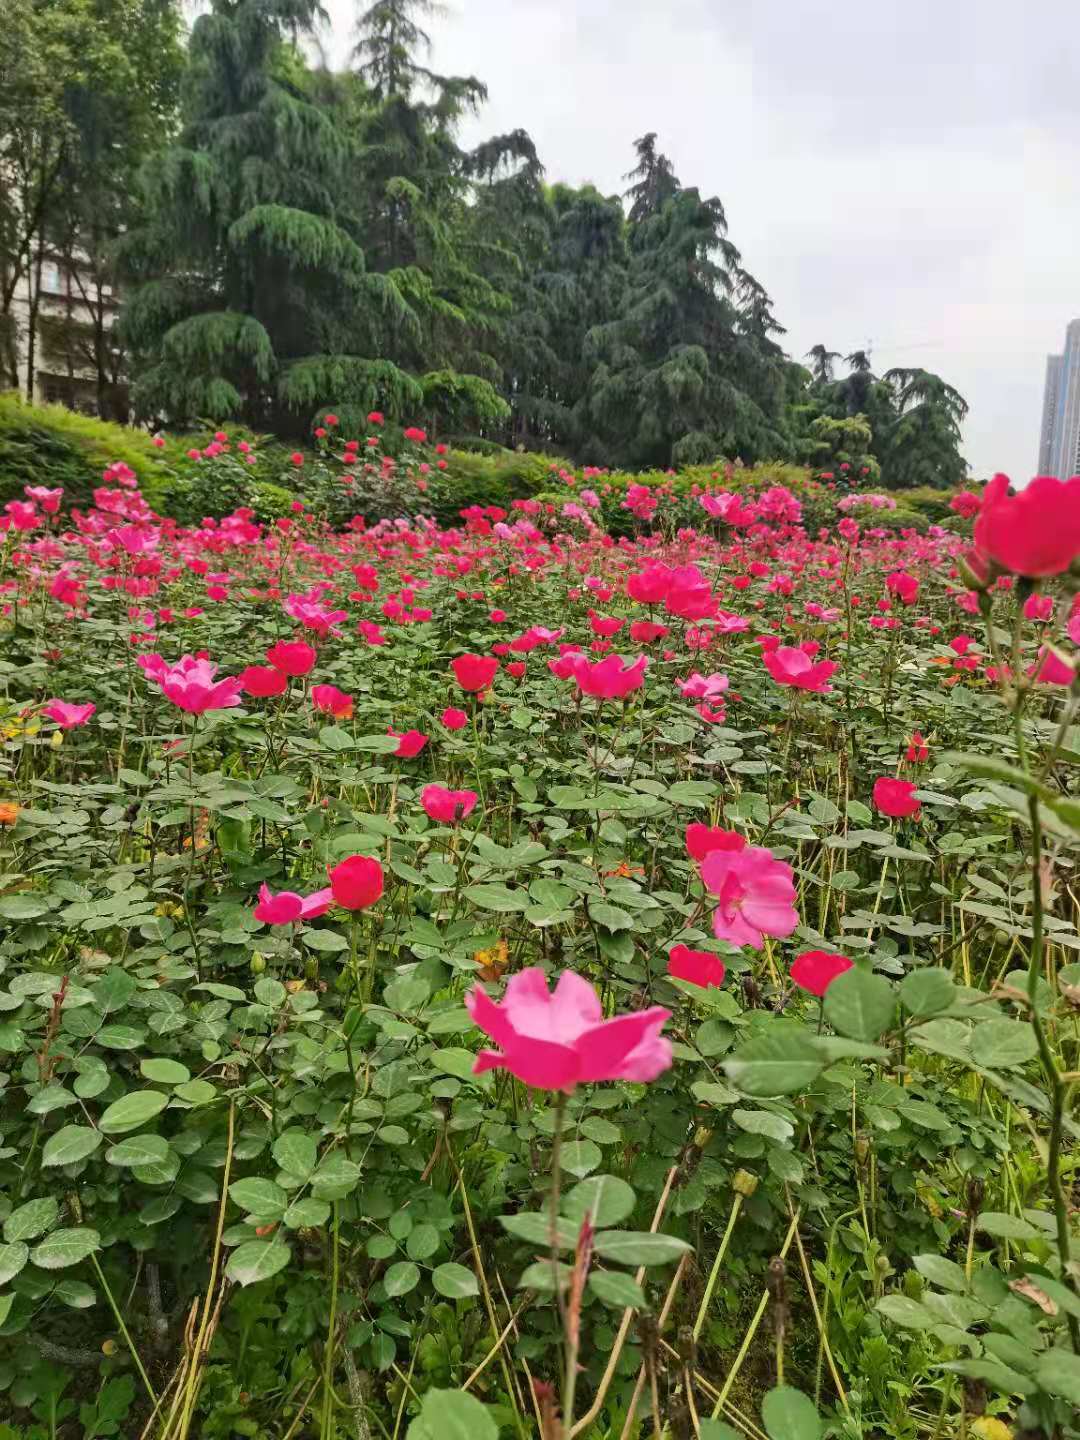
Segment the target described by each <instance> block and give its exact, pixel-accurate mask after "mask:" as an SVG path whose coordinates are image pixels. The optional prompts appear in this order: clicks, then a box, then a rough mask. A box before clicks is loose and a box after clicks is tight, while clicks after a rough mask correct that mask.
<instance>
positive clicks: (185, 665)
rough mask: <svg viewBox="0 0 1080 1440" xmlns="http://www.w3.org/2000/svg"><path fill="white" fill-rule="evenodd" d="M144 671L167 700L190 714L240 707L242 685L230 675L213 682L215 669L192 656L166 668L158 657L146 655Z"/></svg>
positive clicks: (186, 656) (215, 667)
mask: <svg viewBox="0 0 1080 1440" xmlns="http://www.w3.org/2000/svg"><path fill="white" fill-rule="evenodd" d="M144 658H145V659H146V660H148V661H154V660H156V661H157V662H158V664H157V665H154V664H147V665H146V666H145V667H144V668H145V670H146V673H147V675H148V676H149V678H150V679H152V680H156V681H157V683H158V684H159V685H160V686H161V690H162V693H163V694H164V696H165V697H166V699H168V700H171V701H172V703H173V704H174V705H176V706H178V707H179V708H180V709H181V710H186V711H187V712H188V714H189V715H204V714H205V713H206V712H207V710H228V709H229V708H231V706H233V705H239V704H240V691H241V688H242V687H241V682H240V679H239V677H237V676H230V677H229V678H227V679H225V680H215V679H214V676H215V675H216V674H217V666H216V665H214V664H213V663H212V662H211V661H209V660H204V659H201V658H200V657H198V656H195V655H182V656H181V657H180V659H179V660H178V661H177V662H176V664H175V665H166V664H165V663H164V662H163V661H162V660H161V657H160V656H146V657H144Z"/></svg>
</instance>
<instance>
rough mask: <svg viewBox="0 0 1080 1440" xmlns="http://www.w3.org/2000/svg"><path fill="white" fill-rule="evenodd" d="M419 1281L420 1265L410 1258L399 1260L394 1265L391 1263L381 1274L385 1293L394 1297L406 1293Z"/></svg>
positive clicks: (414, 1287)
mask: <svg viewBox="0 0 1080 1440" xmlns="http://www.w3.org/2000/svg"><path fill="white" fill-rule="evenodd" d="M419 1283H420V1267H419V1266H418V1265H414V1264H413V1263H412V1261H411V1260H399V1261H398V1262H397V1264H396V1265H391V1266H390V1269H389V1270H387V1272H386V1274H385V1275H384V1276H383V1285H384V1286H385V1287H386V1293H387V1295H389V1296H391V1297H392V1298H394V1299H396V1298H397V1297H398V1296H399V1295H408V1293H409V1291H410V1290H415V1289H416V1287H417V1285H418V1284H419Z"/></svg>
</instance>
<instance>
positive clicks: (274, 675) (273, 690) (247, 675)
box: [240, 665, 289, 700]
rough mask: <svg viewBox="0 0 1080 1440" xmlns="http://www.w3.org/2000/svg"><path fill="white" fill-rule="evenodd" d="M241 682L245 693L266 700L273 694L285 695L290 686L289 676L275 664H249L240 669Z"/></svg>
mask: <svg viewBox="0 0 1080 1440" xmlns="http://www.w3.org/2000/svg"><path fill="white" fill-rule="evenodd" d="M240 684H241V686H242V687H243V690H244V694H245V695H254V696H255V697H256V698H257V699H260V700H266V699H269V697H270V696H272V695H284V694H285V691H286V690H287V689H288V688H289V677H288V675H286V674H285V671H284V670H278V669H276V668H275V666H273V665H248V666H245V668H244V669H243V670H241V671H240Z"/></svg>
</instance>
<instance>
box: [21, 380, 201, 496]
mask: <svg viewBox="0 0 1080 1440" xmlns="http://www.w3.org/2000/svg"><path fill="white" fill-rule="evenodd" d="M170 453H171V454H172V455H174V456H175V457H177V458H179V457H182V455H183V450H182V448H181V447H180V445H179V444H178V442H176V441H168V442H166V445H165V448H164V450H161V449H158V448H157V447H156V446H155V445H154V443H153V441H152V438H151V436H150V435H149V434H147V432H146V431H145V430H134V429H129V428H127V427H126V426H122V425H111V424H109V423H108V422H107V421H104V420H95V419H93V418H92V417H91V416H88V415H80V414H78V413H77V412H76V411H74V410H66V409H65V408H64V407H63V406H62V405H30V404H28V403H27V401H25V400H24V399H22V397H21V396H20V395H18V394H16V393H15V392H14V391H5V392H3V393H0V505H3V504H6V502H7V501H8V500H18V499H21V498H22V493H23V486H24V485H48V486H50V487H53V488H55V487H56V486H57V485H62V486H63V488H64V499H65V503H66V504H72V505H86V504H89V502H90V500H91V497H92V493H93V491H94V489H95V488H96V487H97V486H98V485H100V484H101V483H102V480H101V476H102V471H104V470H105V469H106V467H107V466H109V465H111V464H113V463H114V461H117V460H119V461H122V462H123V463H124V464H125V465H127V466H129V467H130V468H131V469H132V470H133V471H134V472H135V474H136V475H137V476H138V478H139V485H140V488H141V489H142V492H143V494H144V495H145V496H146V498H147V500H148V501H149V502H150V504H151V505H155V506H156V505H158V504H159V503H161V502H163V501H164V498H165V485H164V481H165V472H164V468H163V465H162V457H163V455H168V454H170Z"/></svg>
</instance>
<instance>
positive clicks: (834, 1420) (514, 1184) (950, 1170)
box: [0, 432, 1080, 1440]
mask: <svg viewBox="0 0 1080 1440" xmlns="http://www.w3.org/2000/svg"><path fill="white" fill-rule="evenodd" d="M327 443H329V441H328V442H327ZM408 446H409V448H407V449H406V450H405V451H404V452H403V453H402V454H401V456H400V457H399V458H398V459H397V460H396V461H395V460H392V459H390V460H387V461H386V462H385V463H384V462H383V461H382V460H381V459H380V458H378V456H379V447H378V446H375V447H369V449H370V456H369V462H368V463H370V464H372V465H374V467H375V468H376V470H377V471H378V472H379V473H380V474H382V472H385V476H384V480H383V483H384V486H385V487H393V486H396V487H398V489H399V492H400V493H402V494H406V493H408V492H410V491H412V492H415V493H418V494H419V495H420V496H425V495H426V494H427V493H429V492H427V491H425V490H424V489H423V488H421V487H422V486H424V485H427V484H428V483H429V482H430V483H434V479H435V477H437V476H438V475H440V474H441V473H443V472H440V471H439V469H438V465H439V461H440V460H441V459H443V458H444V457H443V456H440V454H439V452H438V450H435V449H429V448H426V447H425V446H424V442H423V437H422V436H421V435H420V434H419V432H413V434H412V438H411V440H410V441H409V442H408ZM205 449H206V450H207V451H209V452H210V453H208V454H204V455H203V458H202V459H201V460H200V461H198V462H197V463H198V465H200V466H202V467H205V468H204V471H203V472H202V473H204V474H205V475H206V476H207V477H208V483H209V482H212V480H213V479H214V477H217V480H218V483H219V484H223V483H224V481H225V477H226V476H227V475H228V470H229V467H231V466H234V465H243V466H245V467H247V460H248V456H249V454H250V442H249V441H247V440H244V441H242V442H239V441H237V440H236V437H233V439H232V440H230V439H229V438H228V437H227V436H226V437H225V438H223V439H220V440H216V441H214V442H212V443H211V444H210V445H208V446H207V447H205ZM298 459H300V460H303V459H304V457H302V456H299V457H298ZM163 463H164V462H163ZM193 463H194V462H193ZM286 463H288V462H286ZM248 468H254V467H248ZM290 469H291V471H292V473H293V474H294V475H295V476H297V477H298V479H299V480H300V482H301V483H302V484H303V485H304V486H305V494H306V497H307V499H306V503H305V502H304V501H301V500H299V499H297V500H295V501H294V502H293V503H292V504H290V505H288V506H287V507H286V508H287V511H288V513H286V514H284V515H282V516H280V517H279V518H278V519H277V520H276V521H274V522H272V523H269V524H262V523H259V522H258V521H257V520H256V519H255V518H254V517H253V515H252V513H251V511H250V510H246V509H241V510H239V511H237V512H236V513H234V514H232V515H230V516H228V517H225V518H222V519H220V520H217V521H210V520H207V521H204V522H197V523H195V524H194V525H190V526H182V525H179V524H177V522H176V521H175V520H172V519H169V520H164V521H163V520H160V519H159V518H157V517H156V516H155V515H154V513H153V512H152V511H151V510H150V509H149V507H148V506H147V504H146V501H145V499H144V497H143V496H142V495H141V493H140V491H139V489H138V487H137V485H136V484H135V476H134V474H133V472H131V471H130V470H129V469H128V468H127V467H125V466H123V465H117V466H113V467H111V468H110V471H109V475H108V477H107V481H106V483H105V484H103V485H101V486H99V487H98V488H97V490H96V493H95V494H94V496H93V498H92V503H91V504H88V505H85V506H79V507H77V508H76V509H75V510H73V511H71V512H68V511H67V510H66V509H65V508H64V505H65V497H64V495H63V494H62V492H61V491H60V490H58V489H52V488H49V487H45V486H40V485H33V484H31V485H29V486H28V487H27V490H26V493H25V495H24V498H23V499H22V500H12V501H9V502H7V504H6V506H5V507H4V516H3V522H2V526H3V531H4V535H3V551H2V563H3V567H4V568H3V571H2V572H0V586H2V587H3V588H2V592H0V593H2V594H3V597H4V614H3V621H2V623H3V626H4V637H5V639H4V649H3V656H2V659H0V675H2V679H3V687H4V698H3V701H2V702H0V703H2V712H0V719H2V724H3V748H2V751H0V763H2V767H3V769H2V775H0V780H2V784H3V787H4V788H3V794H2V797H0V855H2V857H3V863H4V872H5V873H4V878H3V882H2V885H0V917H2V919H3V921H4V928H3V930H2V932H0V1009H2V1011H3V1018H2V1023H0V1061H2V1064H0V1071H2V1079H3V1085H2V1088H0V1130H2V1135H3V1142H2V1148H0V1224H2V1230H3V1239H2V1243H0V1392H2V1393H3V1395H4V1396H5V1411H4V1413H5V1422H6V1423H5V1424H3V1425H0V1435H3V1436H4V1440H40V1437H56V1440H74V1437H77V1436H79V1435H82V1436H99V1435H100V1436H108V1435H117V1434H119V1435H124V1436H129V1435H130V1436H135V1435H143V1436H146V1437H151V1436H153V1437H157V1440H183V1437H185V1436H191V1437H195V1436H203V1437H228V1436H234V1435H252V1436H260V1437H262V1436H273V1437H277V1440H285V1437H286V1436H288V1437H289V1440H296V1437H316V1436H318V1437H319V1440H331V1437H345V1436H350V1437H351V1436H367V1435H374V1434H384V1435H387V1436H393V1435H395V1434H396V1435H403V1434H405V1433H406V1432H407V1433H408V1435H409V1437H411V1440H435V1437H439V1440H442V1437H444V1436H450V1437H453V1440H458V1437H464V1436H466V1435H468V1436H469V1437H471V1440H497V1437H498V1436H500V1435H501V1436H505V1437H510V1436H514V1435H520V1436H523V1437H524V1436H529V1435H532V1436H538V1437H543V1440H559V1437H560V1436H563V1437H565V1436H567V1435H581V1436H583V1437H586V1440H601V1437H605V1440H607V1437H617V1436H624V1437H627V1440H629V1437H631V1436H638V1435H649V1434H656V1435H660V1434H666V1435H671V1436H673V1437H677V1436H683V1435H691V1434H700V1436H701V1437H702V1440H732V1436H733V1435H736V1434H737V1435H741V1436H745V1437H747V1440H762V1437H763V1436H767V1437H768V1440H819V1437H821V1436H823V1435H824V1433H825V1427H826V1426H827V1427H829V1429H830V1431H831V1432H832V1433H835V1434H838V1435H842V1436H845V1437H850V1440H855V1437H856V1436H860V1435H867V1434H887V1435H890V1436H896V1437H902V1440H915V1437H917V1436H921V1435H938V1436H944V1435H952V1434H962V1433H968V1434H974V1435H977V1436H978V1437H980V1440H1005V1436H1006V1435H1007V1434H1009V1433H1011V1431H1012V1430H1015V1432H1016V1433H1018V1434H1019V1433H1023V1434H1024V1435H1026V1436H1030V1437H1035V1436H1041V1437H1046V1440H1066V1437H1075V1436H1076V1435H1077V1434H1078V1433H1080V1431H1078V1429H1077V1425H1076V1419H1075V1416H1076V1407H1077V1406H1078V1405H1080V1289H1078V1282H1077V1271H1076V1261H1075V1260H1074V1259H1073V1258H1072V1257H1073V1255H1074V1254H1075V1245H1076V1235H1075V1230H1076V1211H1075V1207H1074V1204H1073V1200H1072V1195H1071V1184H1072V1179H1073V1177H1074V1174H1075V1166H1076V1156H1077V1153H1078V1152H1077V1149H1076V1144H1077V1139H1078V1131H1077V1127H1076V1123H1075V1119H1074V1114H1073V1110H1072V1107H1071V1104H1070V1098H1071V1096H1072V1094H1073V1093H1074V1087H1075V1082H1076V1079H1077V1075H1078V1073H1080V1056H1078V1054H1077V1033H1078V1032H1077V1025H1076V1010H1077V997H1078V995H1080V966H1078V965H1077V963H1076V960H1075V955H1076V950H1077V948H1078V946H1080V940H1078V938H1077V911H1076V899H1075V896H1074V894H1073V883H1072V882H1073V865H1074V862H1073V858H1072V855H1073V851H1074V848H1075V837H1076V832H1077V826H1078V807H1077V800H1076V765H1077V763H1080V748H1078V745H1077V738H1078V737H1077V733H1076V727H1075V725H1074V719H1075V715H1076V707H1077V704H1078V701H1080V692H1078V687H1077V683H1076V678H1075V677H1076V649H1075V646H1076V644H1077V643H1078V642H1080V619H1078V618H1077V614H1076V610H1075V607H1073V606H1071V605H1070V596H1071V590H1072V581H1071V579H1070V573H1069V567H1070V564H1071V563H1072V562H1073V561H1074V560H1075V558H1076V557H1077V556H1080V493H1078V492H1080V481H1074V482H1071V484H1070V485H1068V486H1060V485H1058V483H1057V482H1054V481H1048V482H1036V484H1035V486H1034V487H1032V490H1031V491H1030V492H1029V493H1028V494H1026V495H1024V496H1022V497H1021V498H1020V499H1010V498H1008V496H1007V495H1006V493H1005V488H1004V487H1005V482H1004V481H1003V480H995V482H994V483H993V484H992V486H990V487H988V490H987V492H986V494H985V496H984V497H982V498H981V499H980V497H979V496H976V495H972V494H961V495H958V496H956V497H955V499H954V500H953V501H952V503H951V506H950V507H949V514H950V515H951V516H952V517H953V518H954V519H956V518H957V517H965V516H966V517H968V518H969V519H970V517H971V516H972V515H975V514H976V512H978V514H977V518H976V520H975V533H974V545H973V546H972V545H971V542H970V541H969V540H968V539H967V538H966V537H963V536H960V535H958V534H956V533H953V532H951V531H949V530H947V529H945V528H943V527H941V526H938V525H934V526H931V527H930V528H929V529H928V530H927V531H926V533H916V532H914V531H913V530H911V529H910V528H907V527H905V530H904V531H903V532H901V531H898V530H894V529H891V528H889V526H888V525H887V524H885V523H884V521H885V520H886V517H887V516H888V515H890V514H892V513H894V512H893V511H892V510H890V505H891V504H892V503H893V502H892V501H891V500H890V498H889V497H887V496H882V495H877V494H873V493H869V494H866V495H858V496H848V497H845V498H842V499H841V500H840V501H839V504H838V509H839V510H840V511H842V518H840V519H839V520H835V523H830V524H829V525H828V526H827V527H826V528H823V529H822V528H819V526H818V525H817V524H814V523H811V524H810V525H809V526H808V525H807V524H806V523H805V522H806V521H807V520H808V518H809V505H810V503H812V500H813V495H812V493H809V492H808V494H807V496H806V503H805V504H804V502H803V501H802V500H800V498H799V497H798V496H797V495H796V494H795V493H794V492H793V490H792V489H791V488H789V487H787V486H785V485H782V484H776V483H773V484H770V485H761V486H758V487H756V488H754V487H746V488H744V489H743V490H741V491H736V490H735V489H733V488H729V487H726V486H725V482H724V479H723V477H720V478H718V480H717V481H716V482H714V483H706V484H702V485H699V486H698V488H697V493H696V494H695V493H693V488H692V487H690V488H688V489H686V490H685V491H683V492H681V493H680V492H677V491H676V489H675V488H674V486H672V485H671V484H667V485H665V484H663V483H658V484H656V485H650V484H645V483H640V482H633V483H630V484H627V485H626V487H625V490H624V491H623V492H622V496H621V498H619V499H617V500H616V499H614V498H613V497H612V496H610V495H609V496H607V497H605V496H603V495H601V493H600V491H601V490H602V489H603V487H604V486H605V485H609V484H610V481H609V480H608V478H607V477H603V476H590V477H588V480H587V481H585V482H581V481H579V480H578V479H577V477H576V476H574V475H570V474H564V475H563V476H562V477H557V482H555V481H553V482H552V483H553V484H555V483H558V484H559V486H560V487H561V490H560V492H559V493H558V495H557V498H553V499H550V500H543V499H539V498H522V499H519V500H517V501H516V502H514V503H512V504H511V505H510V506H508V507H507V508H506V509H505V510H504V509H502V508H494V507H491V506H486V505H480V504H474V505H471V506H466V507H464V513H463V515H461V516H460V517H459V520H458V523H456V524H455V525H453V526H449V525H445V524H444V525H439V524H436V523H434V522H433V521H431V520H424V519H423V518H421V517H418V516H416V515H415V514H412V515H409V516H406V515H403V516H401V517H400V518H397V519H394V518H386V519H383V520H380V521H379V522H378V523H376V524H370V525H365V523H364V521H363V520H362V519H360V518H359V517H357V518H354V519H352V520H348V521H343V522H339V523H332V522H331V521H330V520H329V519H328V517H330V516H332V515H334V514H338V513H340V514H344V513H345V512H344V511H341V510H340V509H338V508H337V507H339V506H340V505H341V504H346V505H348V504H352V503H353V502H354V500H355V495H354V494H352V493H350V487H353V488H354V489H355V487H356V485H357V484H358V483H360V482H359V479H358V474H359V475H362V474H363V469H362V466H360V465H358V464H357V465H350V466H348V467H345V466H342V465H341V464H340V463H337V462H332V461H330V460H329V459H327V460H325V461H318V462H311V461H310V460H308V461H306V462H305V463H304V464H302V465H300V466H290ZM314 472H318V473H317V474H316V473H314ZM286 478H287V477H286V475H285V474H284V473H281V472H279V473H278V474H277V480H278V482H279V484H280V485H281V488H282V489H284V483H283V482H285V480H286ZM342 496H344V497H345V498H344V500H342V498H341V497H342ZM605 499H606V500H607V502H608V507H609V509H608V513H609V514H612V515H614V514H615V513H618V514H619V515H623V516H629V518H630V520H631V522H632V526H631V533H628V534H626V535H624V536H622V537H621V538H615V537H614V536H613V535H612V534H611V533H610V532H609V530H608V528H607V526H606V525H605V523H604V517H605V504H604V501H605ZM980 506H981V509H980ZM835 513H836V512H835V511H834V515H835ZM558 977H561V979H559V981H558V989H557V991H555V992H554V998H551V996H550V994H549V988H548V987H549V985H551V984H553V983H555V981H556V979H557V978H558ZM616 1017H618V1018H616ZM481 1032H483V1033H482V1034H481ZM811 1397H812V1398H811ZM560 1410H561V1412H562V1415H563V1416H564V1417H565V1424H564V1425H560V1419H559V1413H560Z"/></svg>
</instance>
